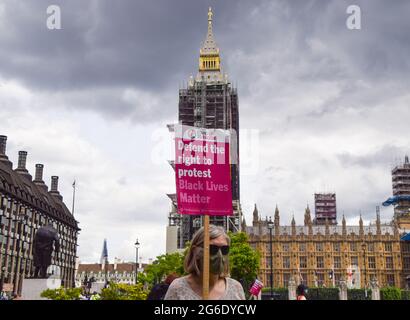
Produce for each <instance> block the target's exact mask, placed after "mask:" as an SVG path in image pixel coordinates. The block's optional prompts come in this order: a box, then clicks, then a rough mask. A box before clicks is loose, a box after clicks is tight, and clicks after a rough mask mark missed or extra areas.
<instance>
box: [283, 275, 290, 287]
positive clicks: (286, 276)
mask: <svg viewBox="0 0 410 320" xmlns="http://www.w3.org/2000/svg"><path fill="white" fill-rule="evenodd" d="M289 278H290V274H289V273H284V274H283V287H285V288H287V287H288V284H289Z"/></svg>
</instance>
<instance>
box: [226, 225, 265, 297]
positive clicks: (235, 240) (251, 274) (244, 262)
mask: <svg viewBox="0 0 410 320" xmlns="http://www.w3.org/2000/svg"><path fill="white" fill-rule="evenodd" d="M229 236H230V238H231V249H230V251H229V263H230V269H231V277H232V278H234V279H236V280H238V281H239V282H241V283H242V285H243V286H244V290H245V293H247V291H248V288H250V286H251V285H252V283H253V282H254V281H255V279H256V277H257V274H258V271H259V267H260V265H259V264H260V257H259V253H258V252H257V251H255V250H254V249H252V247H251V246H250V245H249V243H248V236H247V235H246V234H245V233H244V232H238V233H229Z"/></svg>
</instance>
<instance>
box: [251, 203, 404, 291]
mask: <svg viewBox="0 0 410 320" xmlns="http://www.w3.org/2000/svg"><path fill="white" fill-rule="evenodd" d="M269 225H271V226H272V228H271V229H269V228H268V226H269ZM244 227H245V226H244ZM245 230H246V232H247V234H248V236H249V242H250V245H251V246H252V247H253V248H254V249H257V250H258V251H259V252H260V254H261V269H260V274H259V279H261V280H262V282H263V283H264V284H265V286H266V287H269V286H270V283H269V282H270V271H271V266H270V256H271V253H270V234H272V248H273V275H274V276H273V286H274V287H286V286H287V285H288V282H289V279H290V278H291V277H292V276H294V277H295V279H297V282H298V283H304V284H306V285H308V286H310V287H315V286H326V287H332V286H338V285H339V282H340V280H342V279H344V280H347V283H348V285H349V286H350V287H351V286H352V285H356V287H358V286H359V285H358V283H356V284H354V283H352V274H351V272H349V270H350V269H349V268H351V267H352V266H356V270H358V272H359V273H360V277H359V278H358V279H360V280H359V282H360V287H363V286H364V285H365V283H366V284H367V287H369V286H370V281H371V280H372V279H376V280H377V282H378V284H379V285H380V287H383V286H387V285H392V286H397V287H402V288H404V287H405V286H406V283H405V279H406V276H408V275H410V243H409V242H404V241H400V237H401V233H400V230H399V229H398V227H397V224H394V223H392V224H389V225H385V224H381V223H380V218H379V216H377V218H376V222H375V224H372V225H369V226H364V225H363V221H362V219H361V218H360V221H359V225H358V226H347V225H346V221H345V219H344V217H343V220H342V225H341V226H337V225H336V226H334V225H332V226H331V225H329V224H325V225H320V226H318V225H314V224H313V223H312V219H311V216H310V210H309V208H306V210H305V221H304V225H303V226H297V225H296V222H295V220H294V219H292V222H291V225H289V226H281V225H280V223H279V210H278V208H276V210H275V216H274V220H273V221H268V219H267V218H266V219H265V220H262V219H261V218H260V216H259V213H258V210H257V208H256V206H255V210H254V213H253V224H252V226H246V227H245ZM349 278H350V284H349Z"/></svg>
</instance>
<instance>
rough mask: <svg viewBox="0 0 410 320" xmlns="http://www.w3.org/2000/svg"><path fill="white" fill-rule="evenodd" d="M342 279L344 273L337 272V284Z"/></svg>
mask: <svg viewBox="0 0 410 320" xmlns="http://www.w3.org/2000/svg"><path fill="white" fill-rule="evenodd" d="M341 279H342V274H341V273H338V272H336V273H335V284H336V285H338V284H339V282H340V280H341Z"/></svg>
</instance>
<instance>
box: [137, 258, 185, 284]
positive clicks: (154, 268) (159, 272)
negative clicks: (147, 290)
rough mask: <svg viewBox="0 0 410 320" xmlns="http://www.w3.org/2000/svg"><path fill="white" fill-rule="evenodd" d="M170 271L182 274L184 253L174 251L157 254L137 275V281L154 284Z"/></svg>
mask: <svg viewBox="0 0 410 320" xmlns="http://www.w3.org/2000/svg"><path fill="white" fill-rule="evenodd" d="M170 273H176V274H178V275H179V276H181V275H183V274H184V255H183V254H182V253H178V252H176V253H171V254H163V255H160V256H158V257H157V258H156V259H155V261H154V262H153V263H152V264H151V265H149V266H147V267H146V269H145V272H144V273H143V274H141V276H139V281H140V282H141V283H146V282H147V283H148V284H150V285H155V284H157V283H160V282H161V281H162V280H163V278H164V277H166V276H167V275H168V274H170Z"/></svg>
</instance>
